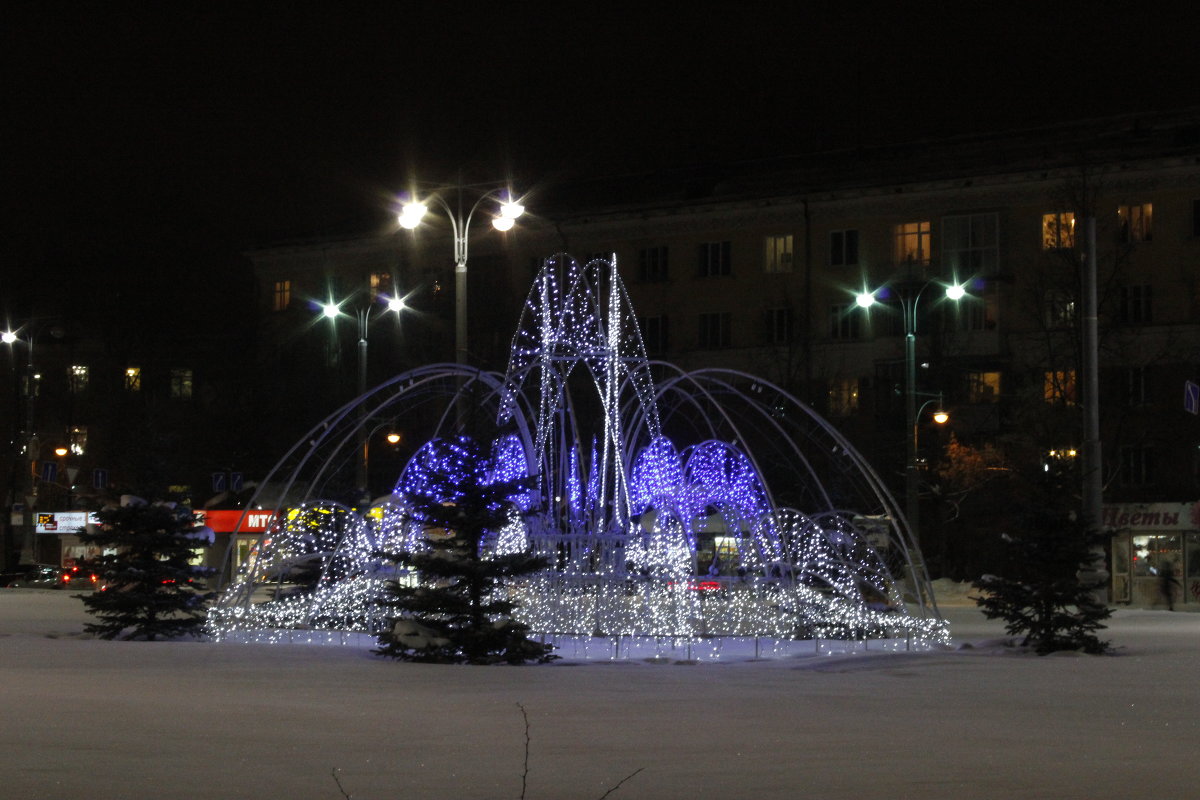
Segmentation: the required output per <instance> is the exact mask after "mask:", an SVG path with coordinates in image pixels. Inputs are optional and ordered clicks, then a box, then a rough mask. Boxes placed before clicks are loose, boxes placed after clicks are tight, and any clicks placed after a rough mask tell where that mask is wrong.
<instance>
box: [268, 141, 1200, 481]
mask: <svg viewBox="0 0 1200 800" xmlns="http://www.w3.org/2000/svg"><path fill="white" fill-rule="evenodd" d="M1171 124H1175V125H1177V126H1180V125H1182V127H1178V128H1177V129H1168V128H1169V126H1168V127H1167V128H1164V129H1162V130H1157V129H1156V130H1155V131H1154V132H1153V135H1149V134H1145V135H1143V134H1142V133H1138V131H1137V130H1136V129H1133V128H1130V127H1129V123H1128V121H1114V122H1112V123H1111V128H1108V129H1105V128H1104V127H1103V126H1101V128H1099V129H1097V131H1094V132H1093V133H1094V146H1091V145H1089V146H1091V149H1090V150H1089V149H1088V147H1085V145H1087V144H1088V142H1085V141H1083V140H1082V139H1080V140H1079V141H1075V140H1070V139H1066V140H1065V139H1064V138H1063V137H1062V136H1059V137H1057V138H1055V137H1053V136H1047V138H1046V141H1045V142H1042V141H1041V140H1040V139H1039V137H1038V136H1037V135H1029V134H1023V135H1022V136H1021V137H1017V138H1016V139H1014V140H1013V141H1010V140H1008V139H1005V138H1004V137H1000V136H997V137H995V139H994V140H988V141H982V142H975V143H972V145H971V148H968V149H969V153H968V155H966V156H964V155H963V148H962V147H960V146H959V145H958V144H956V143H943V144H938V143H934V144H929V145H928V146H927V147H925V148H924V149H921V150H919V152H918V151H917V150H912V149H910V151H906V152H907V156H904V158H907V161H903V160H902V157H901V156H896V157H895V159H894V160H892V161H888V160H887V158H888V154H887V153H882V154H880V153H874V154H868V155H864V156H862V157H861V158H858V157H857V156H856V154H840V155H838V156H836V157H831V159H829V163H822V164H820V165H818V166H813V165H812V164H811V163H808V166H805V165H801V166H800V167H796V166H795V165H789V164H786V163H782V162H781V164H780V165H779V167H778V169H777V170H775V171H772V169H765V168H763V167H762V166H761V165H758V166H754V167H753V168H752V169H753V170H757V172H756V174H755V175H753V176H750V177H746V176H740V177H739V176H735V177H733V178H729V177H728V176H727V177H726V178H725V179H723V181H722V179H717V180H716V181H715V182H713V183H712V184H711V185H710V186H709V187H708V189H707V190H706V191H705V192H703V193H700V194H702V195H703V196H693V193H692V189H688V190H687V191H684V190H683V188H681V189H680V191H678V192H676V193H675V194H673V195H672V194H670V193H668V194H665V195H654V196H655V197H666V198H667V199H650V198H651V196H652V195H651V194H650V193H649V192H647V193H645V194H644V195H642V194H639V193H638V191H637V190H636V189H631V190H630V192H629V193H627V194H625V195H624V196H623V200H622V202H620V203H608V204H599V203H595V204H591V205H589V204H588V203H587V202H586V196H585V198H584V201H583V202H576V203H575V204H574V205H571V204H569V203H564V204H562V205H561V206H555V205H553V203H552V202H551V201H549V200H547V202H548V203H550V204H549V205H547V206H545V207H538V206H537V203H538V196H537V195H536V194H534V195H532V196H531V197H530V198H528V199H527V200H526V205H527V206H529V207H530V209H531V212H532V213H531V214H530V215H528V216H527V217H525V218H522V219H521V220H520V221H519V224H518V228H517V229H515V230H514V231H513V232H511V233H509V234H506V235H500V234H497V233H495V232H493V231H492V230H491V229H490V228H488V229H487V230H486V231H484V230H483V228H482V226H481V227H480V228H479V229H477V230H475V231H473V232H472V234H471V242H472V248H473V252H472V256H471V262H470V265H471V267H470V269H471V271H470V273H469V275H470V281H471V284H470V285H471V306H470V307H471V309H472V314H471V322H472V333H471V341H472V342H473V343H476V342H478V343H480V346H479V348H478V352H476V353H474V354H473V361H474V363H478V364H481V365H486V366H490V367H492V368H498V369H502V368H503V363H504V358H505V355H506V352H505V344H506V342H507V339H508V337H510V336H511V334H512V331H513V326H514V325H515V323H516V320H517V316H518V314H519V311H520V307H521V302H522V299H523V297H524V295H525V293H526V291H527V288H528V282H529V279H530V278H531V277H532V275H533V274H534V272H535V271H536V265H537V264H538V263H539V262H540V260H541V259H543V258H545V257H547V256H549V255H551V254H553V253H555V252H559V251H567V252H569V253H570V254H572V255H573V256H575V257H576V258H577V259H581V260H583V259H586V258H588V257H592V256H595V255H605V256H607V254H609V253H615V255H616V258H617V263H618V265H619V269H620V271H621V274H622V277H623V279H624V280H625V282H626V284H627V287H628V289H629V292H630V296H631V299H632V302H633V305H634V308H635V309H636V313H637V314H638V315H639V318H640V320H641V321H642V324H643V336H644V338H645V339H646V341H647V344H648V347H649V349H650V351H651V357H653V358H665V359H668V360H671V361H674V362H676V363H678V364H680V365H681V366H684V367H699V366H723V367H732V368H737V369H742V370H745V371H748V372H752V373H755V374H759V375H762V376H763V377H766V378H767V379H770V380H773V381H775V382H777V383H780V384H782V385H784V386H785V387H786V388H788V389H790V390H792V391H793V392H794V393H796V394H797V395H798V396H799V397H801V399H804V400H806V401H807V402H809V403H811V404H812V405H814V406H815V407H817V408H818V409H819V410H822V411H824V412H825V413H826V414H827V415H829V416H830V417H831V418H833V419H834V420H835V421H836V422H837V423H838V424H839V425H840V426H841V427H843V429H844V430H846V431H847V432H848V433H849V434H850V435H851V436H852V437H853V439H854V440H855V441H856V442H857V443H858V444H859V446H860V447H861V448H862V449H863V451H864V452H865V453H866V454H867V455H868V457H870V458H871V459H872V460H873V461H874V462H875V463H876V464H877V466H880V467H881V472H882V473H883V474H885V475H898V474H899V471H900V470H901V469H902V467H903V458H904V443H905V441H906V438H907V436H908V435H909V433H908V431H907V430H906V428H905V423H904V410H903V380H904V368H903V364H904V337H903V328H904V326H903V324H901V322H900V321H898V320H897V319H896V317H897V314H898V311H897V308H896V307H895V305H894V304H893V306H892V307H891V308H889V307H888V305H887V304H881V305H877V306H875V307H873V308H872V309H870V310H869V311H865V310H863V309H860V308H857V307H856V306H855V305H854V295H855V293H856V292H861V291H864V290H872V289H878V288H880V287H885V286H891V287H892V288H893V290H895V288H896V287H897V286H899V285H901V284H902V283H903V282H904V281H906V280H913V281H915V283H916V284H921V285H924V284H926V283H928V285H927V286H926V287H925V289H924V291H923V293H922V294H921V297H920V301H919V303H918V310H919V314H918V326H917V343H916V351H917V362H918V364H919V365H920V366H919V368H918V370H917V372H918V390H919V392H921V393H922V395H921V396H922V398H924V397H925V396H926V394H925V393H928V395H929V396H933V395H937V394H941V395H942V396H943V397H944V400H945V402H946V404H947V405H948V406H949V407H950V408H951V411H952V412H953V421H952V422H951V423H950V428H951V430H950V431H945V430H935V429H934V426H932V424H931V423H929V422H928V420H927V418H924V417H923V418H922V419H921V420H920V425H919V428H920V431H919V441H920V442H921V449H922V454H923V455H928V456H929V457H930V458H936V454H937V452H938V450H939V449H940V448H941V447H942V446H944V445H945V443H946V441H947V437H948V436H949V435H950V433H951V432H952V433H953V435H954V436H955V437H956V438H957V439H959V440H960V441H966V442H970V443H976V444H980V443H987V442H999V441H1003V440H1005V439H1006V438H1008V439H1012V438H1014V437H1020V438H1022V439H1023V440H1024V446H1026V447H1032V448H1035V449H1039V450H1040V451H1041V452H1042V457H1043V458H1045V459H1047V460H1049V459H1051V458H1071V457H1072V456H1071V455H1070V454H1072V453H1074V452H1075V451H1077V450H1078V448H1079V445H1080V435H1079V424H1080V409H1079V406H1078V402H1079V399H1080V398H1079V391H1080V389H1081V388H1082V384H1081V383H1080V381H1079V374H1078V373H1079V360H1080V352H1079V333H1078V331H1079V323H1080V316H1081V314H1082V311H1083V305H1082V302H1081V297H1080V287H1079V280H1080V274H1081V272H1080V259H1081V255H1082V253H1081V246H1082V244H1083V239H1084V236H1083V232H1084V219H1085V218H1086V217H1087V216H1088V214H1089V213H1092V214H1094V215H1095V218H1096V220H1097V244H1098V248H1097V251H1098V255H1097V268H1098V275H1099V280H1100V289H1099V294H1100V328H1101V333H1102V344H1101V353H1100V355H1101V369H1102V376H1101V377H1102V404H1101V412H1102V437H1103V441H1104V459H1105V475H1106V486H1105V498H1106V500H1107V501H1113V502H1115V501H1130V502H1145V501H1151V500H1170V501H1180V500H1189V499H1191V498H1195V497H1196V496H1197V495H1200V420H1198V419H1197V418H1196V417H1195V416H1194V415H1191V414H1188V413H1186V412H1185V411H1184V410H1183V408H1182V398H1183V383H1184V381H1185V380H1196V379H1197V378H1200V221H1198V216H1197V215H1198V214H1200V211H1198V210H1197V209H1198V206H1200V144H1198V140H1197V137H1196V136H1195V135H1194V130H1193V129H1195V128H1196V125H1197V123H1196V120H1195V119H1192V118H1187V119H1185V120H1184V122H1183V123H1179V122H1178V121H1176V122H1174V123H1171ZM1189 125H1190V126H1191V127H1188V126H1189ZM1181 131H1182V133H1181ZM1188 131H1192V133H1190V134H1189V133H1188ZM1185 134H1186V135H1185ZM1189 136H1190V137H1191V138H1189ZM1089 141H1092V140H1089ZM1076 145H1078V146H1076ZM943 150H944V154H943ZM838 159H841V161H840V162H839V161H838ZM747 169H751V168H750V167H748V168H747ZM896 175H904V177H903V178H895V177H891V176H896ZM883 176H888V177H883ZM693 188H694V187H693ZM581 193H582V194H584V195H586V187H583V188H582V189H581ZM1130 207H1136V208H1137V209H1138V210H1137V211H1136V212H1132V213H1131V212H1130V211H1129V209H1130ZM568 209H570V210H568ZM1119 209H1120V211H1119ZM1146 210H1148V211H1150V214H1149V222H1148V226H1149V227H1148V228H1145V229H1141V228H1139V227H1138V226H1139V225H1141V224H1142V222H1141V220H1140V218H1139V219H1138V220H1136V221H1133V222H1131V218H1132V217H1133V216H1135V215H1137V214H1139V213H1141V212H1143V211H1146ZM1066 212H1070V213H1072V214H1073V215H1074V220H1075V227H1074V235H1075V242H1074V247H1071V246H1066V247H1054V248H1047V247H1046V246H1045V236H1046V227H1045V216H1046V215H1048V214H1056V213H1066ZM912 223H927V228H923V229H921V230H922V231H927V238H925V239H924V240H923V241H924V242H925V243H927V248H928V249H927V251H923V252H922V255H926V256H927V258H928V263H927V264H923V263H910V262H909V261H907V260H905V258H904V257H903V253H902V252H899V251H898V244H897V242H898V235H897V230H898V226H903V225H906V224H908V225H911V224H912ZM1126 227H1128V228H1129V231H1128V232H1127V231H1125V228H1126ZM910 230H911V229H910ZM1064 230H1065V229H1064ZM847 232H854V233H853V234H848V233H847ZM1146 234H1148V235H1146ZM768 237H790V245H791V250H790V259H788V260H787V263H785V264H777V265H774V266H772V265H771V263H770V260H769V253H770V252H771V251H769V249H768ZM914 238H915V237H914V235H913V234H911V233H910V235H909V236H908V237H907V238H906V239H905V240H904V241H906V242H911V241H913V240H914ZM776 241H777V240H776ZM1060 243H1062V244H1066V245H1070V244H1071V243H1070V242H1069V241H1067V242H1060ZM450 253H451V244H450V241H449V239H448V236H447V235H446V231H445V230H442V231H440V232H439V231H438V230H437V229H430V230H428V231H424V232H419V234H418V235H411V234H407V233H405V234H404V235H397V234H392V233H389V234H388V235H386V236H383V237H367V238H364V239H361V240H355V241H351V242H343V243H324V244H321V245H311V246H300V247H291V248H270V249H266V250H264V251H261V252H259V253H257V254H255V255H254V256H253V259H254V261H255V265H256V270H257V274H258V276H259V280H260V283H261V284H262V285H263V287H264V288H263V295H264V301H266V300H267V299H269V297H270V293H269V291H268V287H269V285H270V283H271V282H272V281H276V280H280V279H291V280H294V281H296V282H297V286H302V287H304V289H303V291H302V292H300V294H301V295H305V296H307V295H309V294H319V290H320V281H321V280H324V279H326V278H327V277H328V276H330V275H337V276H339V277H340V278H341V279H342V282H343V285H350V286H353V285H358V286H360V287H361V286H362V284H363V281H364V275H365V274H366V273H367V272H368V271H370V270H374V269H377V268H378V269H387V270H390V271H391V272H392V273H393V274H394V275H395V276H396V278H397V281H398V285H399V286H400V287H401V288H402V289H404V290H405V291H408V290H409V289H410V287H418V288H419V291H417V292H416V294H414V296H413V298H414V301H413V304H414V307H415V311H416V314H415V315H414V317H413V320H412V322H411V326H412V328H413V333H412V336H413V337H415V338H416V340H418V341H424V342H427V343H428V345H427V346H424V347H422V348H421V349H420V350H419V351H417V352H409V353H408V356H407V358H408V361H409V362H412V363H424V362H427V361H434V360H442V359H448V358H450V357H451V356H450V355H449V353H450V351H449V350H448V345H449V339H450V338H452V335H453V331H452V327H451V320H452V315H453V298H452V295H447V294H445V292H447V291H448V290H449V289H450V288H451V285H452V284H451V282H452V280H453V274H452V265H451V264H450V263H449V261H450ZM664 253H665V254H666V261H665V269H664V267H663V261H662V255H663V254H664ZM656 259H657V260H656ZM948 282H959V283H963V284H964V285H965V286H966V288H967V291H968V297H967V298H966V299H964V300H963V301H962V302H961V303H959V304H957V305H956V304H954V303H952V302H951V301H948V300H945V299H944V298H942V297H940V295H939V293H940V291H941V288H940V284H942V283H948ZM435 284H436V285H438V286H439V292H437V293H431V287H432V286H434V285H435ZM1146 287H1149V288H1148V289H1147V288H1146ZM439 298H440V299H439ZM264 307H266V305H265V303H264ZM305 313H309V312H307V311H306V312H305ZM280 319H283V318H282V317H278V316H277V318H276V320H275V322H278V321H279V320H280ZM664 323H665V324H664ZM288 324H291V325H294V324H295V323H294V322H293V323H288ZM421 329H423V330H424V331H425V333H424V334H422V333H419V332H418V330H421ZM372 335H374V334H372ZM422 336H424V337H425V338H421V337H422ZM472 349H473V350H475V349H476V348H475V347H474V346H473V348H472ZM1051 450H1053V451H1054V453H1055V454H1054V455H1053V456H1052V455H1050V451H1051ZM1064 454H1066V455H1064ZM932 480H933V478H932V476H931V475H926V481H927V482H932Z"/></svg>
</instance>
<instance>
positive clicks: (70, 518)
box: [33, 511, 99, 533]
mask: <svg viewBox="0 0 1200 800" xmlns="http://www.w3.org/2000/svg"><path fill="white" fill-rule="evenodd" d="M97 524H99V520H98V519H97V518H96V512H94V511H38V512H37V513H36V515H35V516H34V526H33V529H34V531H35V532H37V533H78V532H79V529H80V528H82V527H84V526H86V525H97Z"/></svg>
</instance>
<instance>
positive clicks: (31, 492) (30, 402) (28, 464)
mask: <svg viewBox="0 0 1200 800" xmlns="http://www.w3.org/2000/svg"><path fill="white" fill-rule="evenodd" d="M0 341H3V342H4V344H7V345H8V346H9V348H12V346H13V345H14V344H16V343H17V342H18V341H22V339H21V337H20V336H18V335H17V333H15V332H14V331H4V333H2V334H0ZM23 341H24V342H25V345H26V347H27V349H28V357H27V360H26V365H25V379H24V381H23V389H24V391H22V392H21V395H22V399H23V400H24V403H25V424H24V429H23V430H22V432H21V437H20V445H19V447H20V448H21V455H22V456H23V459H22V460H23V462H24V467H23V468H22V469H21V475H22V478H21V481H20V487H19V489H18V492H19V497H20V500H21V501H22V503H23V505H24V514H23V515H22V520H21V521H22V525H21V527H22V534H21V555H20V557H19V559H18V561H19V563H21V564H32V563H34V562H35V560H36V559H35V557H34V555H35V554H34V510H35V508H36V506H37V482H36V480H35V478H34V476H33V463H34V461H35V460H36V459H37V457H38V453H36V452H35V449H36V448H37V445H38V441H37V434H36V433H35V432H34V428H33V424H34V414H33V406H34V402H35V400H36V398H37V386H36V381H37V375H36V374H35V373H34V371H33V334H32V333H30V334H29V335H28V337H27V338H25V339H24V340H23ZM13 499H14V501H15V500H16V499H17V498H13ZM7 557H8V556H7V554H6V555H5V558H6V559H7Z"/></svg>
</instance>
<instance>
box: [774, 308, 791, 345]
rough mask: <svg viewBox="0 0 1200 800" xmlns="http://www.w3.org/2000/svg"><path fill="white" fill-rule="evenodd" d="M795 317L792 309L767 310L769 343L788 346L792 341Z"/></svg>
mask: <svg viewBox="0 0 1200 800" xmlns="http://www.w3.org/2000/svg"><path fill="white" fill-rule="evenodd" d="M794 318H795V315H794V314H793V313H792V309H790V308H772V309H768V310H767V341H768V342H770V343H771V344H788V343H789V342H791V341H792V320H793V319H794Z"/></svg>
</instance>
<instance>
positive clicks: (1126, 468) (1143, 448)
mask: <svg viewBox="0 0 1200 800" xmlns="http://www.w3.org/2000/svg"><path fill="white" fill-rule="evenodd" d="M1118 455H1119V458H1120V462H1121V472H1120V478H1121V483H1123V484H1125V485H1126V486H1147V485H1149V484H1152V483H1154V479H1155V462H1154V449H1153V448H1151V447H1149V446H1147V445H1137V446H1134V447H1122V448H1121V449H1120V451H1119V452H1118Z"/></svg>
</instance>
